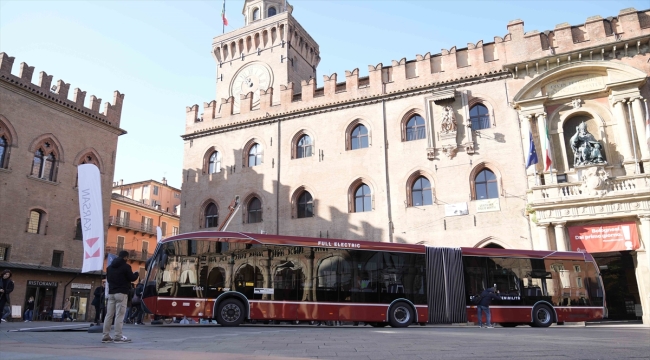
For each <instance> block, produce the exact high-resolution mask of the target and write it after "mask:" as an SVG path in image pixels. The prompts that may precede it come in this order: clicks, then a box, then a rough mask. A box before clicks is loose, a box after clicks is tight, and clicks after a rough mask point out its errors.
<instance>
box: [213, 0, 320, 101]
mask: <svg viewBox="0 0 650 360" xmlns="http://www.w3.org/2000/svg"><path fill="white" fill-rule="evenodd" d="M292 11H293V7H292V6H291V5H289V4H287V2H286V1H285V0H246V1H245V2H244V9H243V10H242V14H243V15H244V23H245V25H244V27H242V28H240V29H237V30H234V31H231V32H228V33H225V34H223V35H219V36H217V37H215V38H214V39H213V42H212V55H213V56H214V59H215V61H216V62H217V97H216V98H217V99H222V98H229V97H231V96H232V97H233V113H238V112H239V109H240V102H241V96H242V95H246V94H249V93H252V95H253V99H252V107H251V108H252V109H257V108H259V106H260V91H267V90H268V89H269V88H272V87H275V88H276V91H275V92H274V94H273V102H274V103H277V102H278V101H279V99H280V92H279V91H277V90H279V85H287V84H288V83H289V82H293V84H294V89H296V90H294V92H295V93H299V92H300V88H301V81H303V80H304V81H309V80H310V79H312V78H315V77H316V67H317V66H318V62H319V61H320V55H319V50H318V44H317V43H316V42H315V41H314V39H312V38H311V36H309V34H308V33H307V32H306V31H305V29H303V28H302V26H300V24H299V23H298V21H296V19H294V18H293V16H292V15H291V13H292Z"/></svg>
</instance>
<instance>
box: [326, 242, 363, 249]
mask: <svg viewBox="0 0 650 360" xmlns="http://www.w3.org/2000/svg"><path fill="white" fill-rule="evenodd" d="M318 246H329V247H337V248H355V249H360V248H361V244H358V243H349V242H338V241H318Z"/></svg>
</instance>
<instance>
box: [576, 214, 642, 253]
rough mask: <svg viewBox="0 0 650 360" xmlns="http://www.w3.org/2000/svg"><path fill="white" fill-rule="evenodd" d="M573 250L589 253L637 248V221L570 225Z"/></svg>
mask: <svg viewBox="0 0 650 360" xmlns="http://www.w3.org/2000/svg"><path fill="white" fill-rule="evenodd" d="M569 238H570V240H571V250H573V251H586V252H588V253H598V252H608V251H625V250H636V249H638V248H639V234H638V233H637V230H636V223H635V222H633V221H631V222H621V223H612V224H603V225H584V226H569Z"/></svg>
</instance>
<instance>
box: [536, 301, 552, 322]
mask: <svg viewBox="0 0 650 360" xmlns="http://www.w3.org/2000/svg"><path fill="white" fill-rule="evenodd" d="M552 323H553V310H552V309H551V308H550V307H548V306H547V305H537V306H536V307H535V308H534V309H533V326H535V327H549V326H551V324H552Z"/></svg>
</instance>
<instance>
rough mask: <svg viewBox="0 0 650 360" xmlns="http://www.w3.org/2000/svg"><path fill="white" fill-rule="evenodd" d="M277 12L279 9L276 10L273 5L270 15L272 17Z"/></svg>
mask: <svg viewBox="0 0 650 360" xmlns="http://www.w3.org/2000/svg"><path fill="white" fill-rule="evenodd" d="M275 14H277V11H276V10H275V8H274V7H273V6H271V7H270V8H269V17H271V16H273V15H275Z"/></svg>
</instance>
